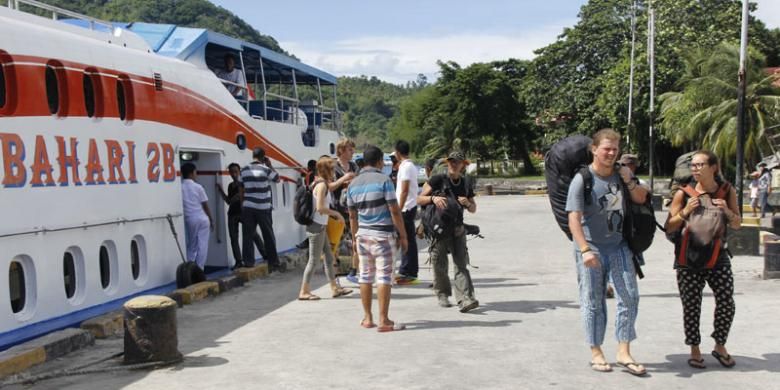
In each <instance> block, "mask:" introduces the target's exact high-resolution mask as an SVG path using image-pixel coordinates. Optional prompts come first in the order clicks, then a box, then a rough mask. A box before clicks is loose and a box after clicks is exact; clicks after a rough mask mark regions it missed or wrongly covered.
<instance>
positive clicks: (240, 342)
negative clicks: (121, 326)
mask: <svg viewBox="0 0 780 390" xmlns="http://www.w3.org/2000/svg"><path fill="white" fill-rule="evenodd" d="M478 203H479V213H478V214H476V215H474V216H469V221H470V222H472V223H476V224H479V225H481V227H482V231H483V234H484V235H485V237H486V238H485V239H484V240H473V241H470V242H469V244H470V253H471V258H472V262H473V264H474V265H475V266H478V267H479V269H475V270H473V274H472V275H473V278H474V281H475V283H476V294H477V298H478V299H479V300H480V302H481V307H480V308H479V309H478V310H476V311H474V312H472V313H468V314H461V313H459V312H458V311H457V309H456V308H451V309H442V308H439V307H437V306H436V300H435V298H434V296H433V295H432V294H431V292H430V290H429V289H428V288H427V286H428V283H427V282H428V281H430V280H431V278H432V275H431V272H430V269H428V268H426V269H423V270H422V271H421V278H423V279H424V280H425V283H423V284H421V285H416V286H408V287H397V288H395V289H394V290H393V300H392V303H391V317H392V318H393V319H395V320H397V321H401V322H404V323H406V324H407V325H408V329H407V330H406V331H403V332H397V333H387V334H378V333H377V332H375V331H373V330H366V329H363V328H361V327H359V326H358V323H359V321H360V319H361V309H360V303H359V297H358V295H357V293H355V294H353V295H351V296H348V297H346V298H339V299H322V300H320V301H317V302H299V301H296V300H294V298H295V297H296V294H297V289H298V285H299V283H300V271H295V272H294V273H287V274H284V275H275V276H273V277H271V278H269V279H265V280H261V281H256V282H254V283H253V284H251V285H249V286H248V287H245V288H241V289H238V290H237V291H233V292H229V293H227V294H224V295H222V296H220V297H217V298H215V299H212V300H210V301H208V302H204V303H199V304H195V305H191V306H187V307H185V308H183V309H180V310H179V312H178V319H179V343H180V350H181V351H182V352H183V353H184V354H185V355H186V359H185V361H184V362H183V363H182V364H180V365H179V366H176V367H172V368H166V369H160V370H157V371H118V372H111V373H101V374H92V375H88V376H75V377H68V378H60V379H54V380H50V381H46V382H41V383H39V384H38V385H37V386H40V387H41V388H57V389H115V388H128V389H215V388H221V389H244V388H263V389H358V388H368V389H520V388H529V389H538V388H558V389H588V388H601V389H604V388H618V386H631V387H632V388H666V389H675V388H694V387H696V388H706V389H718V388H724V389H734V388H756V389H759V388H763V389H770V388H771V389H778V388H780V383H778V382H779V380H778V378H780V376H778V375H777V373H778V371H780V338H778V337H777V334H778V332H777V329H778V323H780V310H778V307H779V305H778V296H779V295H780V294H779V293H780V281H762V280H760V279H759V277H758V275H759V273H760V270H761V269H760V267H761V266H762V261H763V260H762V258H760V257H738V258H736V259H735V260H734V270H735V277H736V302H737V315H736V320H735V322H734V326H733V331H732V334H731V338H730V340H729V344H728V346H729V348H730V351H731V352H732V353H733V354H734V355H735V357H736V360H737V362H738V363H737V367H736V368H734V369H731V370H727V369H724V368H721V367H720V366H719V365H717V363H716V362H715V361H714V359H712V358H711V357H705V359H706V363H707V365H708V369H706V370H703V371H694V369H692V368H689V367H688V366H687V365H686V363H685V360H686V359H687V355H686V352H687V348H686V346H685V345H684V344H683V334H682V325H681V306H680V302H679V299H678V297H677V292H676V286H675V283H674V273H673V270H672V268H671V258H672V250H673V248H672V246H671V244H669V243H668V242H667V241H666V240H665V239H664V238H663V237H662V236H661V235H659V236H658V237H657V239H656V245H654V246H653V248H651V250H650V251H649V252H647V253H646V254H645V256H646V259H647V262H648V266H647V267H646V268H645V274H646V275H647V277H646V278H645V279H644V280H642V281H641V282H640V291H641V302H640V309H639V310H640V314H639V321H638V334H639V339H638V340H637V341H636V342H635V343H633V345H632V347H633V351H634V356H635V357H636V358H637V359H638V360H639V361H641V362H642V363H644V364H645V365H646V366H647V367H648V370H649V375H648V376H647V377H645V378H636V377H632V376H630V375H628V374H627V373H624V372H621V371H619V370H616V371H614V372H612V373H606V374H604V373H597V372H594V371H591V370H590V368H589V366H588V361H589V358H590V353H589V350H588V348H587V345H586V344H585V342H584V338H583V330H582V327H581V322H580V315H579V309H578V302H577V291H576V289H577V287H576V274H575V269H574V265H573V260H572V256H571V245H570V243H569V242H568V241H567V240H566V239H565V237H564V236H563V234H562V233H561V232H560V231H559V230H558V227H557V225H555V223H554V221H553V218H552V216H551V213H550V210H549V205H548V203H547V198H546V197H536V196H501V197H480V198H478ZM426 257H427V256H423V257H422V258H423V259H425V258H426ZM315 278H316V281H318V283H320V285H321V286H324V277H323V276H321V275H318V276H316V277H315ZM315 292H316V293H318V294H320V295H321V296H323V297H325V296H327V293H328V291H327V287H322V288H320V289H318V290H316V291H315ZM610 309H611V312H610V320H609V321H610V327H609V328H608V330H607V332H608V336H607V342H606V344H605V351H606V352H607V354H608V357H611V360H612V361H614V351H615V347H616V343H615V341H614V339H613V337H612V336H611V335H612V334H613V327H612V326H611V323H612V321H613V316H612V315H613V314H614V301H610ZM703 310H704V311H703V315H702V318H703V319H704V321H705V323H704V324H703V326H702V334H703V335H705V336H706V335H707V334H709V333H710V332H711V330H712V325H711V324H710V323H709V322H710V321H711V318H712V310H713V299H712V297H711V295H708V296H706V297H705V304H704V309H703ZM703 339H704V344H703V345H702V348H703V350H704V351H709V350H710V348H711V346H712V340H711V339H710V338H708V337H704V338H703ZM120 350H121V340H114V341H108V342H101V343H99V344H98V345H97V346H96V347H94V348H91V349H89V350H86V351H82V352H79V353H76V354H74V355H73V356H70V357H68V358H67V359H60V361H57V362H54V363H53V364H50V365H48V366H47V367H46V369H48V370H51V369H53V368H61V367H65V366H71V367H72V366H74V365H77V364H83V363H85V362H89V361H92V360H96V359H99V358H100V357H102V356H107V354H109V353H113V352H116V351H120Z"/></svg>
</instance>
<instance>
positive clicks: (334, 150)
mask: <svg viewBox="0 0 780 390" xmlns="http://www.w3.org/2000/svg"><path fill="white" fill-rule="evenodd" d="M330 154H331V155H333V154H336V144H334V143H333V142H331V143H330Z"/></svg>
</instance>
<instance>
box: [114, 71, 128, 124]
mask: <svg viewBox="0 0 780 390" xmlns="http://www.w3.org/2000/svg"><path fill="white" fill-rule="evenodd" d="M116 104H117V109H118V110H119V119H121V120H125V119H126V118H127V100H126V96H125V84H124V83H123V82H122V80H117V81H116Z"/></svg>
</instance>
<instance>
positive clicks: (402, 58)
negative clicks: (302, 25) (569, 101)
mask: <svg viewBox="0 0 780 390" xmlns="http://www.w3.org/2000/svg"><path fill="white" fill-rule="evenodd" d="M572 23H573V22H572ZM568 24H571V23H567V24H561V25H557V26H550V27H547V28H543V29H539V30H537V31H532V32H522V31H521V32H515V33H503V34H500V33H489V32H473V33H468V32H463V33H459V34H454V35H442V36H428V37H414V36H404V35H397V36H371V37H361V38H355V39H347V40H341V41H336V42H326V43H323V42H281V45H282V47H284V48H286V49H287V50H289V51H290V52H291V53H295V55H296V56H297V57H298V58H300V59H301V60H302V61H303V62H305V63H307V64H310V65H312V66H315V67H318V68H320V69H323V70H325V71H327V72H330V73H333V74H336V75H338V76H359V75H367V76H377V77H378V78H380V79H382V80H385V81H388V82H391V83H396V84H403V83H406V82H407V81H410V80H415V79H416V78H417V74H418V73H423V74H425V75H426V76H427V77H428V79H429V80H434V79H436V78H437V74H436V72H437V71H438V66H437V65H436V61H437V60H442V61H455V62H457V63H458V64H459V65H461V66H468V65H470V64H473V63H475V62H488V61H493V60H502V59H508V58H521V59H531V58H533V56H534V54H533V51H534V50H536V49H538V48H541V47H543V46H545V45H547V44H549V43H551V42H553V41H554V40H555V38H556V37H557V36H558V35H559V34H560V33H561V32H562V31H563V26H564V25H568Z"/></svg>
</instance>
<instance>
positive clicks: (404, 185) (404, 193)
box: [398, 180, 409, 207]
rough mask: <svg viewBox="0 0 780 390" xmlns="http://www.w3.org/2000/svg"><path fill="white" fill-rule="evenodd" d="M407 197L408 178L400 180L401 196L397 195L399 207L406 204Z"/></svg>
mask: <svg viewBox="0 0 780 390" xmlns="http://www.w3.org/2000/svg"><path fill="white" fill-rule="evenodd" d="M408 197H409V180H404V181H402V182H401V196H399V197H398V204H399V205H400V207H404V205H405V204H406V198H408Z"/></svg>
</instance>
